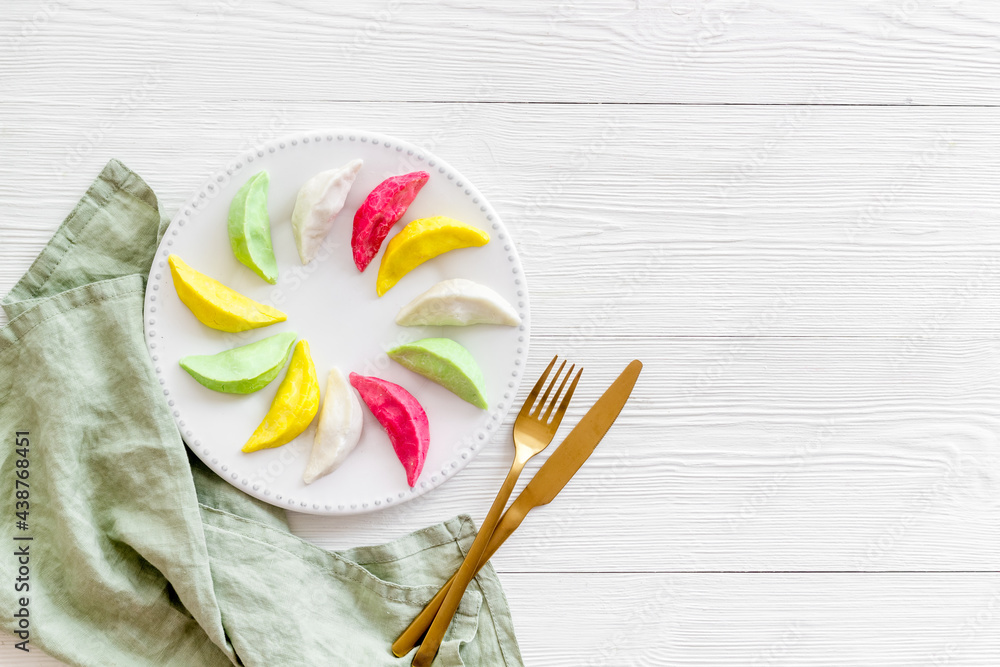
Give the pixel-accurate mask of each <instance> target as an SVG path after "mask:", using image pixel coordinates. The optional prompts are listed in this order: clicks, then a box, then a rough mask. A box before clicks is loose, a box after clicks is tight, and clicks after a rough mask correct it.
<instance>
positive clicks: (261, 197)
mask: <svg viewBox="0 0 1000 667" xmlns="http://www.w3.org/2000/svg"><path fill="white" fill-rule="evenodd" d="M269 183H270V178H269V177H268V175H267V172H266V171H261V172H258V173H256V174H254V175H253V176H251V177H250V180H248V181H247V182H246V183H244V184H243V187H241V188H240V189H239V191H238V192H237V193H236V196H235V197H233V201H232V202H231V203H230V204H229V243H230V244H231V245H232V246H233V254H234V255H236V259H238V260H240V262H242V263H243V264H245V265H247V266H248V267H250V268H251V269H253V272H254V273H256V274H257V275H258V276H260V277H261V278H263V279H264V280H266V281H267V282H269V283H271V284H272V285H273V284H275V283H276V282H278V262H277V260H275V258H274V249H273V248H272V247H271V219H270V218H269V217H268V216H267V186H268V185H269Z"/></svg>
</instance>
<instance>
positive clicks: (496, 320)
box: [396, 278, 521, 327]
mask: <svg viewBox="0 0 1000 667" xmlns="http://www.w3.org/2000/svg"><path fill="white" fill-rule="evenodd" d="M520 323H521V318H520V317H518V315H517V311H515V310H514V307H513V306H511V305H510V304H509V303H507V301H506V300H505V299H504V298H503V297H502V296H500V295H499V294H497V293H496V292H494V291H493V290H491V289H490V288H489V287H487V286H486V285H480V284H479V283H477V282H473V281H471V280H466V279H465V278H453V279H452V280H442V281H441V282H439V283H438V284H437V285H435V286H434V287H432V288H430V289H429V290H427V291H426V292H424V293H423V294H421V295H420V296H418V297H417V298H416V299H414V300H413V301H411V302H410V303H408V304H406V305H405V306H403V307H402V308H401V309H400V310H399V314H398V315H396V324H398V325H400V326H404V327H414V326H453V327H464V326H468V325H470V324H502V325H504V326H508V327H516V326H517V325H518V324H520Z"/></svg>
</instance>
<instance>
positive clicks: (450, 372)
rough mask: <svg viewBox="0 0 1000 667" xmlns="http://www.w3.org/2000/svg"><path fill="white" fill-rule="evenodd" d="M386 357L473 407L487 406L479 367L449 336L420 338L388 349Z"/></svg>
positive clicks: (467, 352)
mask: <svg viewBox="0 0 1000 667" xmlns="http://www.w3.org/2000/svg"><path fill="white" fill-rule="evenodd" d="M389 357H390V358H391V359H392V360H393V361H395V362H397V363H399V364H400V365H402V366H403V367H404V368H407V369H409V370H411V371H413V372H414V373H419V374H420V375H423V376H424V377H425V378H427V379H429V380H433V381H434V382H437V383H438V384H439V385H441V386H442V387H444V388H445V389H447V390H448V391H450V392H452V393H453V394H455V395H456V396H458V397H459V398H461V399H462V400H464V401H468V402H469V403H472V404H473V405H475V406H476V407H477V408H482V409H483V410H485V409H487V407H489V404H488V403H487V402H486V381H485V379H484V378H483V371H482V370H480V368H479V364H477V363H476V360H475V359H473V358H472V355H471V354H470V353H469V351H468V350H466V349H465V348H464V347H462V346H461V345H459V344H458V343H456V342H455V341H453V340H452V339H450V338H424V339H423V340H418V341H417V342H415V343H407V344H405V345H400V346H399V347H396V348H393V349H391V350H389Z"/></svg>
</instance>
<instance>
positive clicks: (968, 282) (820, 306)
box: [0, 96, 1000, 339]
mask: <svg viewBox="0 0 1000 667" xmlns="http://www.w3.org/2000/svg"><path fill="white" fill-rule="evenodd" d="M191 111H192V110H191V107H190V105H187V104H176V103H174V104H171V105H161V104H156V103H154V102H153V101H152V100H148V101H146V102H144V103H142V104H140V105H138V106H136V108H135V109H134V110H132V111H129V112H127V113H126V112H123V111H122V110H121V109H119V108H118V107H116V106H115V105H101V104H95V105H93V106H87V105H86V104H84V103H83V102H80V103H73V104H72V105H71V104H69V102H68V100H66V99H65V98H63V97H60V96H56V97H54V98H53V99H52V100H51V101H48V102H37V103H32V104H26V103H21V102H5V103H4V102H0V112H2V113H3V116H4V117H5V119H6V129H5V131H4V133H3V134H2V138H0V141H2V143H3V147H4V151H5V152H6V153H7V154H10V155H17V156H18V159H17V161H16V163H15V162H7V163H5V164H4V165H0V212H2V215H3V219H4V223H3V225H2V227H0V234H2V235H3V240H2V241H0V290H6V289H9V287H10V286H11V285H13V282H14V281H15V280H16V278H17V277H18V276H19V275H20V274H21V273H23V271H25V270H26V269H27V267H28V266H29V265H30V263H31V260H32V259H33V258H34V256H35V255H36V254H37V252H38V251H39V250H40V248H41V246H42V245H43V244H44V242H45V241H47V240H48V238H49V236H50V235H51V232H52V230H53V229H54V227H55V225H56V224H57V223H58V221H59V220H60V219H61V218H62V216H63V215H65V213H66V212H68V211H69V209H70V208H71V207H72V205H73V203H74V201H75V200H76V198H77V197H78V196H79V194H80V193H81V192H82V191H83V189H84V188H85V187H86V185H87V184H88V183H89V182H90V180H91V179H92V178H93V176H94V175H95V174H96V173H97V171H98V170H99V169H100V168H101V166H103V164H104V162H105V161H106V160H107V159H108V158H109V157H111V156H117V157H119V158H121V159H123V160H125V161H126V163H128V164H129V165H131V166H132V167H133V168H134V169H135V170H136V171H138V172H139V173H140V174H142V175H143V176H144V177H145V178H146V179H147V180H148V181H149V182H150V183H151V184H152V185H153V187H154V188H155V189H156V191H157V192H158V193H159V195H160V197H161V199H162V201H163V203H164V207H165V210H166V211H168V212H173V211H175V210H176V209H177V207H178V206H179V205H180V203H181V202H182V201H184V200H185V199H187V198H188V197H190V196H191V195H192V193H193V192H195V190H196V188H198V187H199V186H200V185H201V184H202V183H203V182H204V181H205V180H206V179H207V178H208V177H209V176H210V174H211V173H212V172H213V171H215V170H216V169H218V168H219V167H220V166H222V165H224V164H225V162H226V161H227V160H229V159H230V158H231V157H232V156H233V155H234V153H236V152H237V151H238V150H239V149H240V147H241V146H243V147H247V146H250V145H253V144H254V143H257V142H261V141H266V140H270V139H274V138H275V137H276V136H278V135H281V134H285V133H288V132H290V131H292V130H293V129H298V128H308V127H322V126H325V125H330V124H342V125H347V126H349V125H358V126H367V127H377V128H379V129H381V130H384V131H385V132H387V133H391V134H394V135H397V136H400V137H406V138H410V139H412V140H413V141H415V142H417V143H421V144H423V145H427V146H429V147H432V148H433V149H434V150H435V151H436V152H437V153H439V154H440V155H441V156H442V157H444V158H445V159H447V160H449V161H450V162H452V163H453V164H454V165H455V166H456V167H457V168H458V169H460V170H461V171H463V172H464V173H465V175H466V176H467V177H468V178H470V179H471V180H472V181H473V182H475V183H477V184H478V186H479V187H480V188H481V189H482V190H483V192H484V194H486V195H487V196H488V197H489V198H490V200H491V201H492V202H493V203H494V205H495V207H496V208H497V209H498V210H499V212H500V214H501V215H502V216H503V217H504V219H505V221H506V222H507V224H508V225H509V226H510V228H511V230H512V236H513V238H514V239H515V242H516V245H517V247H518V249H519V251H520V252H521V253H522V256H523V260H524V265H525V267H526V271H527V277H528V284H529V287H531V288H533V289H532V290H531V296H532V304H533V313H534V323H535V331H536V333H537V334H538V335H545V336H560V337H563V338H564V339H566V338H575V337H578V336H582V337H602V336H603V337H608V338H614V339H621V338H625V337H632V336H637V337H645V336H652V335H685V336H687V335H726V336H733V335H736V336H739V335H742V336H750V337H755V336H763V335H795V336H801V335H811V336H823V335H849V336H870V335H905V336H915V337H923V336H931V335H981V336H988V335H993V333H994V332H995V331H997V328H998V327H1000V311H998V310H997V309H996V308H995V304H996V302H997V299H998V298H1000V262H998V260H997V259H996V258H997V256H998V251H1000V226H998V225H997V224H996V220H995V218H996V214H995V212H996V211H997V210H998V209H1000V189H998V188H996V187H994V184H995V183H996V182H998V180H1000V162H998V161H997V159H996V155H998V154H1000V135H998V134H997V133H996V132H995V131H994V126H995V118H994V115H995V114H994V113H993V111H992V110H991V109H980V108H960V109H959V108H949V109H944V108H895V107H846V108H845V107H839V108H829V107H822V108H817V107H730V106H726V107H687V106H683V107H671V106H668V107H662V106H643V105H638V106H612V107H607V106H602V105H544V106H540V105H517V104H510V105H506V104H505V105H492V104H491V105H472V106H469V105H460V104H452V105H440V104H405V105H383V104H360V103H358V104H352V103H344V104H319V103H305V104H291V103H289V104H287V105H279V106H277V107H275V105H272V104H266V103H259V102H256V103H254V102H246V103H241V104H240V105H239V106H234V105H232V104H215V103H211V104H208V103H206V104H202V105H199V106H198V109H197V115H196V117H192V115H191ZM68 115H70V116H72V117H75V118H79V119H80V120H78V121H76V122H71V123H67V122H66V118H67V116H68ZM104 123H110V124H111V128H110V129H108V130H105V131H102V130H101V129H100V128H101V127H102V125H103V124H104ZM151 128H155V129H151ZM251 128H257V129H256V130H254V129H251ZM91 132H97V133H98V134H95V135H94V138H93V139H92V140H88V139H87V135H88V133H91ZM39 202H44V205H39ZM583 257H585V258H586V266H585V267H584V266H583V265H582V263H581V258H583Z"/></svg>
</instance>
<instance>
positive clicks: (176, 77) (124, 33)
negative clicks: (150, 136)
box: [0, 0, 1000, 105]
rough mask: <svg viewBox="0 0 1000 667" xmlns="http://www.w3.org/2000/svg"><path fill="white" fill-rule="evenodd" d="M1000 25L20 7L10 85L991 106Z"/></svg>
mask: <svg viewBox="0 0 1000 667" xmlns="http://www.w3.org/2000/svg"><path fill="white" fill-rule="evenodd" d="M152 17H155V19H154V18H152ZM998 19H1000V9H998V7H997V5H996V3H994V2H990V0H977V1H974V0H961V1H957V0H955V1H953V0H948V1H945V2H936V3H929V2H917V1H916V0H907V1H899V2H892V3H881V4H880V3H871V2H867V1H866V0H850V1H847V2H837V3H789V2H784V1H782V0H753V1H752V2H751V1H750V0H717V1H715V2H704V3H701V2H687V1H684V2H681V1H678V0H675V1H673V2H662V1H657V2H643V3H635V2H626V0H603V1H601V2H594V3H580V2H564V1H559V0H550V1H549V2H546V3H539V2H533V1H531V0H509V1H508V2H504V3H502V4H491V3H486V4H484V3H474V2H467V1H461V0H459V1H455V2H449V3H438V2H434V1H433V0H419V1H418V0H407V1H405V2H404V1H403V0H368V1H367V2H355V3H349V4H345V3H339V4H336V5H330V4H327V3H306V2H291V1H272V2H268V3H264V2H254V3H246V2H241V0H219V1H218V2H215V3H214V4H210V5H207V6H206V5H200V4H191V3H176V2H171V1H170V0H157V1H155V2H146V3H143V5H142V8H141V9H140V8H139V7H138V6H136V7H131V6H129V5H126V4H121V3H119V4H116V5H114V6H105V7H102V8H101V9H100V10H99V11H98V10H96V9H94V8H93V7H92V6H90V5H89V4H87V3H76V2H58V1H53V2H42V3H13V4H12V6H11V7H9V8H8V11H5V12H4V16H3V17H0V36H2V37H0V39H2V43H3V44H4V48H3V49H0V72H3V73H4V79H5V82H4V87H5V91H4V96H5V97H6V98H18V99H23V100H31V101H34V100H37V99H44V98H46V97H49V96H51V95H53V94H63V95H66V96H67V99H87V98H94V97H96V98H98V99H105V100H110V99H114V98H116V97H118V96H119V95H121V94H122V92H123V91H125V90H127V87H128V86H129V82H130V81H134V80H136V79H138V78H142V77H144V76H146V75H147V74H148V73H150V72H154V73H156V76H157V77H158V78H159V79H160V80H161V81H162V84H161V89H160V91H159V92H158V94H157V97H158V100H160V101H163V100H174V99H186V100H199V101H200V100H238V101H239V103H240V104H242V103H243V102H244V101H246V100H280V101H281V102H285V101H288V100H317V101H325V102H331V101H344V100H367V101H403V100H407V101H413V100H435V101H437V100H452V101H503V102H512V101H516V102H527V101H534V102H538V101H543V102H569V103H578V102H635V103H720V104H730V103H754V104H765V103H766V104H773V103H778V104H783V103H838V104H841V103H844V104H902V105H909V104H993V105H996V104H997V103H998V102H1000V90H998V87H997V86H996V85H995V84H996V80H997V76H998V74H1000V51H998V49H997V48H996V34H997V32H996V29H997V21H998ZM296 46H300V48H296ZM111 72H113V73H114V77H113V78H111V77H109V74H110V73H111Z"/></svg>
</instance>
